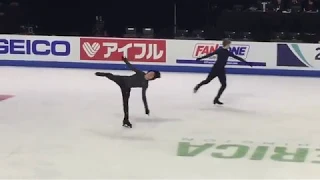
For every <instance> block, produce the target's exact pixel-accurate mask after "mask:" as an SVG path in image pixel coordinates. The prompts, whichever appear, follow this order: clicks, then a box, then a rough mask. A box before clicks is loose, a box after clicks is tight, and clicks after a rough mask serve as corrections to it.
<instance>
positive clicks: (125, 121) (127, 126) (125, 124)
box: [122, 120, 132, 128]
mask: <svg viewBox="0 0 320 180" xmlns="http://www.w3.org/2000/svg"><path fill="white" fill-rule="evenodd" d="M122 126H123V127H126V128H132V124H131V123H130V122H129V121H128V120H123V124H122Z"/></svg>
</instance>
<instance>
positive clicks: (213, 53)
mask: <svg viewBox="0 0 320 180" xmlns="http://www.w3.org/2000/svg"><path fill="white" fill-rule="evenodd" d="M218 52H219V49H217V50H215V51H213V52H212V53H209V54H206V55H204V56H202V57H198V58H197V61H199V60H201V59H205V58H208V57H211V56H213V55H215V54H218Z"/></svg>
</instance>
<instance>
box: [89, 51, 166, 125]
mask: <svg viewBox="0 0 320 180" xmlns="http://www.w3.org/2000/svg"><path fill="white" fill-rule="evenodd" d="M122 60H123V61H124V62H125V63H126V65H127V66H128V68H129V69H131V70H132V71H134V72H135V74H134V75H131V76H119V75H113V74H111V73H104V72H96V73H95V75H96V76H101V77H107V78H108V79H110V80H112V81H114V82H115V83H117V84H118V85H119V87H120V89H121V93H122V101H123V111H124V119H123V126H124V127H128V128H132V124H131V123H130V121H129V98H130V91H131V88H142V100H143V103H144V108H145V113H146V114H147V115H149V114H150V111H149V107H148V103H147V98H146V91H147V88H148V83H149V81H152V80H155V79H157V78H160V76H161V74H160V72H159V71H154V70H150V71H148V72H147V73H144V72H142V71H140V70H138V69H136V68H135V67H134V66H133V65H132V64H130V63H129V61H128V59H127V58H125V57H122Z"/></svg>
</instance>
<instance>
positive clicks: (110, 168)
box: [0, 67, 320, 179]
mask: <svg viewBox="0 0 320 180" xmlns="http://www.w3.org/2000/svg"><path fill="white" fill-rule="evenodd" d="M94 72H95V71H94V70H74V69H40V68H38V69H33V68H9V67H1V68H0V82H1V88H0V95H12V96H14V97H12V98H9V99H6V100H2V101H0V141H1V146H0V147H1V148H0V158H1V160H0V178H29V179H30V178H41V179H44V178H188V179H190V178H194V179H195V178H221V179H223V178H236V179H240V178H242V179H243V178H248V179H265V178H290V179H292V178H304V179H305V178H316V179H319V177H320V170H319V169H320V164H319V163H320V141H319V139H320V126H319V125H320V113H319V111H320V98H319V93H320V80H319V79H316V78H297V77H295V78H293V77H272V76H269V77H266V76H243V75H228V76H227V79H228V87H227V89H226V91H225V93H224V95H223V96H222V99H221V101H223V102H224V103H225V105H224V106H223V107H217V106H214V105H213V104H212V100H213V98H214V96H215V95H216V92H217V90H218V88H219V86H220V85H219V81H218V80H217V79H215V80H214V81H213V82H212V83H210V84H208V85H207V86H204V87H203V88H201V89H200V90H199V92H198V93H197V94H193V93H192V89H193V87H194V86H195V85H196V84H197V83H198V82H199V81H201V80H203V79H204V78H205V77H206V74H186V73H185V74H176V73H163V74H162V79H160V80H156V81H154V82H150V87H149V89H148V91H147V100H148V103H149V107H150V112H151V115H150V116H149V117H148V116H146V115H144V107H143V103H142V98H141V89H134V90H133V91H132V93H131V99H130V116H131V122H132V123H133V129H126V128H123V127H122V118H123V115H122V101H121V100H122V99H121V93H120V91H119V88H118V87H117V85H116V84H115V83H113V82H111V81H109V80H108V79H106V78H98V77H95V76H94ZM113 72H115V71H113ZM115 73H118V74H132V73H131V72H129V71H128V72H126V71H118V72H115ZM3 99H4V98H3ZM318 156H319V157H318Z"/></svg>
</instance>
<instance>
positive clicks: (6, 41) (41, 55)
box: [0, 35, 79, 61]
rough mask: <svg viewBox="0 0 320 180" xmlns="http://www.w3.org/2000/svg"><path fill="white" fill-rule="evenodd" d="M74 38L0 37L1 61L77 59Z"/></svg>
mask: <svg viewBox="0 0 320 180" xmlns="http://www.w3.org/2000/svg"><path fill="white" fill-rule="evenodd" d="M75 43H76V38H67V37H57V36H20V35H0V59H1V60H44V61H45V60H55V61H58V60H66V59H71V58H74V59H75V58H78V57H79V55H78V51H77V50H75V49H74V48H73V47H74V45H75Z"/></svg>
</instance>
